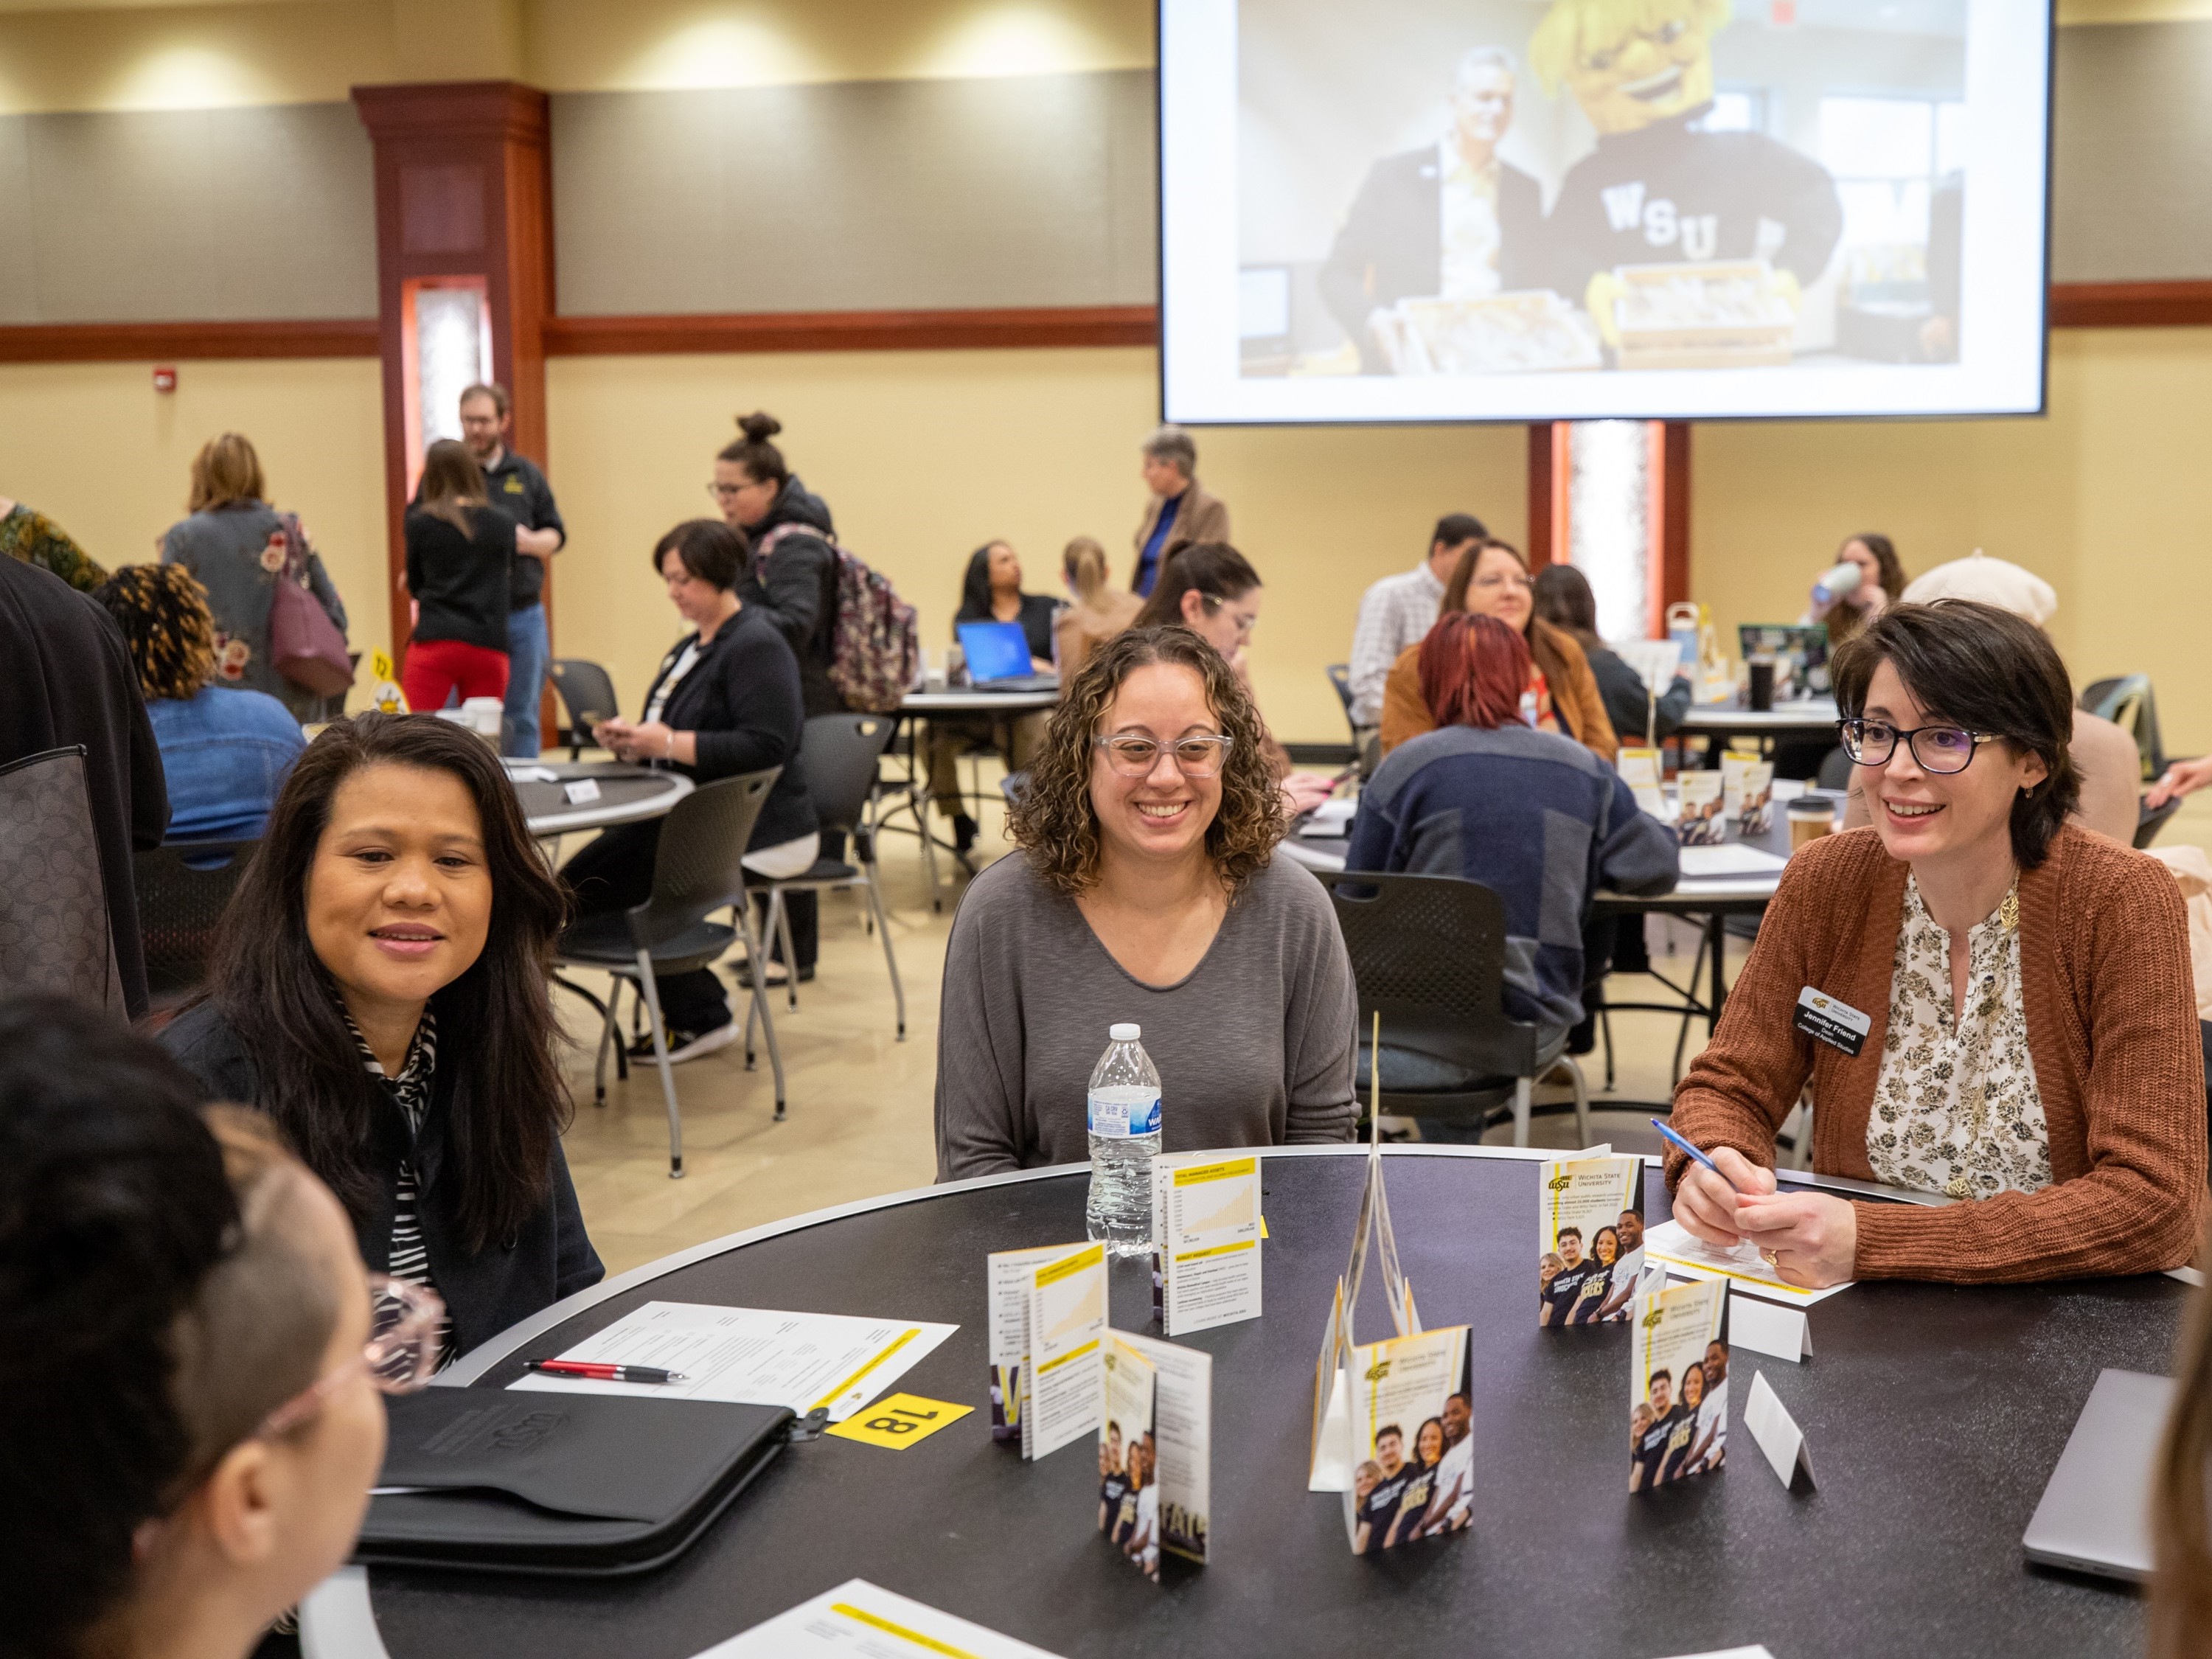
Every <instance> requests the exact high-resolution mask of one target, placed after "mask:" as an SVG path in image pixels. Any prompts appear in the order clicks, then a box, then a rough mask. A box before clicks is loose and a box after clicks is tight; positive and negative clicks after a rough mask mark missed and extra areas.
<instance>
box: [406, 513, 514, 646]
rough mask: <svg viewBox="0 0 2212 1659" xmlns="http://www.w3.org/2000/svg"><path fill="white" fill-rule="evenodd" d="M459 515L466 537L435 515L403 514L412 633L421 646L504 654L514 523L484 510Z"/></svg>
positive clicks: (505, 516)
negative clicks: (417, 608) (437, 643)
mask: <svg viewBox="0 0 2212 1659" xmlns="http://www.w3.org/2000/svg"><path fill="white" fill-rule="evenodd" d="M461 511H462V513H463V516H465V518H466V519H467V520H468V521H469V533H468V534H466V535H463V534H462V533H461V532H460V531H459V530H458V529H456V528H455V527H454V526H453V525H452V524H450V523H449V522H447V520H444V519H441V518H440V517H439V516H438V515H437V514H436V513H430V512H427V511H425V510H424V509H423V508H422V507H409V508H408V509H407V591H408V592H409V593H410V594H412V595H413V596H414V598H415V599H416V601H417V602H418V603H419V604H420V605H422V614H421V615H420V616H418V617H416V620H415V626H414V628H413V629H411V630H410V635H411V636H412V637H413V638H415V639H418V640H421V641H423V642H424V643H425V644H428V642H429V641H433V640H459V641H461V642H462V643H463V644H464V645H477V646H482V647H483V648H484V649H485V650H487V651H497V652H500V653H505V652H506V650H507V592H508V589H509V585H510V584H511V583H512V581H513V568H514V562H515V558H516V554H515V551H514V520H512V519H510V518H508V517H507V514H506V513H501V512H498V511H496V510H495V509H494V508H491V507H464V508H462V509H461ZM523 562H525V563H526V564H534V563H536V562H537V561H536V560H534V559H526V560H524V561H523Z"/></svg>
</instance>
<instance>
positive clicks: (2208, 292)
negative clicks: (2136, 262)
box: [2051, 282, 2212, 328]
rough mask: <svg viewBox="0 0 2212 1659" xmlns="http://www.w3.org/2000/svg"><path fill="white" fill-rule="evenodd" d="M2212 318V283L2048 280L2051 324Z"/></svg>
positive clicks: (2142, 324)
mask: <svg viewBox="0 0 2212 1659" xmlns="http://www.w3.org/2000/svg"><path fill="white" fill-rule="evenodd" d="M2206 323H2212V282H2191V283H2052V284H2051V327H2053V328H2188V327H2192V326H2196V325H2203V324H2206Z"/></svg>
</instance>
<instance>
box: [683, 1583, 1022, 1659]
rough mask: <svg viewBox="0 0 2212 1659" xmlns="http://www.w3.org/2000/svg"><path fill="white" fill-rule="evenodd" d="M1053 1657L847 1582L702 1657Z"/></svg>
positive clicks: (900, 1598) (917, 1604)
mask: <svg viewBox="0 0 2212 1659" xmlns="http://www.w3.org/2000/svg"><path fill="white" fill-rule="evenodd" d="M948 1655H957V1656H958V1659H1054V1656H1053V1655H1052V1654H1049V1653H1047V1652H1046V1651H1045V1650H1043V1649H1042V1648H1033V1647H1031V1646H1030V1644H1028V1643H1026V1642H1017V1641H1016V1640H1014V1638H1012V1637H1011V1636H1001V1635H1000V1634H999V1633H998V1632H996V1631H993V1630H986V1629H985V1628H984V1627H983V1626H981V1625H975V1624H970V1623H969V1621H968V1620H965V1619H956V1618H954V1617H953V1616H952V1615H951V1613H939V1611H938V1610H937V1609H936V1608H935V1607H928V1606H925V1605H924V1604H923V1603H921V1602H920V1601H911V1600H909V1599H908V1597H906V1596H903V1595H894V1594H892V1593H891V1592H890V1590H887V1589H878V1587H877V1586H875V1585H873V1584H871V1583H868V1581H867V1580H866V1579H865V1578H848V1579H847V1580H846V1581H845V1582H844V1583H842V1584H840V1585H838V1586H837V1588H836V1589H833V1590H824V1591H823V1593H822V1594H821V1595H817V1596H816V1597H815V1598H814V1599H813V1600H812V1601H802V1602H801V1603H799V1606H797V1607H793V1608H792V1609H791V1610H790V1611H789V1612H788V1613H778V1614H777V1615H776V1616H775V1618H773V1619H771V1620H769V1621H768V1622H767V1623H766V1624H764V1625H756V1626H753V1627H752V1628H751V1629H750V1630H749V1631H747V1632H744V1634H743V1635H742V1636H732V1638H730V1639H729V1640H728V1641H726V1642H718V1643H716V1644H714V1646H713V1647H711V1648H708V1650H706V1651H705V1652H703V1653H701V1654H699V1655H697V1656H696V1659H946V1656H948Z"/></svg>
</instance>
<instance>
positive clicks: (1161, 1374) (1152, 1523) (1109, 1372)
mask: <svg viewBox="0 0 2212 1659" xmlns="http://www.w3.org/2000/svg"><path fill="white" fill-rule="evenodd" d="M1101 1369H1102V1371H1103V1384H1102V1386H1103V1406H1102V1408H1101V1413H1100V1425H1099V1431H1098V1478H1099V1490H1098V1530H1099V1532H1100V1534H1102V1535H1103V1536H1104V1537H1105V1539H1106V1540H1107V1541H1108V1542H1109V1543H1110V1544H1112V1545H1113V1546H1114V1547H1115V1548H1116V1549H1118V1550H1120V1551H1121V1553H1122V1554H1123V1555H1125V1556H1127V1558H1128V1559H1129V1560H1130V1561H1131V1562H1132V1563H1133V1564H1134V1565H1136V1566H1137V1567H1138V1568H1139V1570H1140V1571H1143V1572H1144V1573H1145V1574H1146V1576H1147V1577H1151V1578H1152V1579H1154V1580H1158V1577H1159V1576H1160V1558H1161V1556H1162V1555H1163V1554H1168V1555H1176V1556H1181V1557H1182V1558H1183V1559H1185V1560H1188V1561H1194V1562H1196V1563H1197V1564H1198V1565H1200V1566H1203V1565H1206V1559H1207V1546H1208V1539H1209V1536H1210V1534H1211V1523H1210V1521H1209V1514H1210V1511H1211V1509H1212V1455H1213V1358H1212V1355H1210V1354H1206V1353H1201V1352H1199V1351H1198V1350H1197V1349H1195V1348H1185V1347H1179V1346H1176V1344H1174V1343H1172V1342H1162V1341H1160V1340H1158V1339H1156V1338H1153V1337H1148V1336H1139V1335H1136V1334H1133V1333H1131V1332H1127V1331H1109V1332H1108V1333H1107V1334H1106V1340H1105V1348H1104V1353H1103V1359H1102V1362H1101Z"/></svg>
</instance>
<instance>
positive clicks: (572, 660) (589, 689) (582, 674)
mask: <svg viewBox="0 0 2212 1659" xmlns="http://www.w3.org/2000/svg"><path fill="white" fill-rule="evenodd" d="M545 671H546V672H547V673H548V674H550V675H551V676H552V677H553V689H554V690H556V691H558V692H559V693H560V694H561V707H562V708H565V709H566V710H568V758H569V759H570V760H572V761H578V760H581V759H583V757H584V745H585V744H587V743H593V742H596V741H597V739H596V738H593V737H592V727H593V726H597V725H598V724H599V722H600V721H601V720H605V719H606V718H607V717H608V716H609V715H611V714H620V713H621V712H622V704H621V703H620V702H617V701H616V699H615V682H614V677H613V676H612V675H611V674H610V673H608V672H607V671H606V670H605V669H604V668H602V667H600V666H599V664H597V663H595V662H586V661H585V660H584V659H582V658H581V657H556V658H554V659H553V660H552V661H551V662H550V663H548V664H546V665H545Z"/></svg>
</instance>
